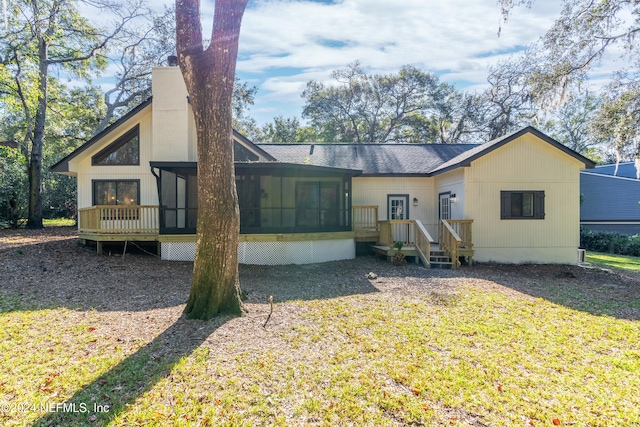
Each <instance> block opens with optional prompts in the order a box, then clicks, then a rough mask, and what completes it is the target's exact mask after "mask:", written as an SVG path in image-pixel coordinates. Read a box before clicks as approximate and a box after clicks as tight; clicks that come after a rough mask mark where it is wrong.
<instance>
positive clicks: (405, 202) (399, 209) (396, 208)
mask: <svg viewBox="0 0 640 427" xmlns="http://www.w3.org/2000/svg"><path fill="white" fill-rule="evenodd" d="M387 197H388V207H389V212H388V213H389V216H388V218H389V219H390V220H402V219H409V195H391V194H390V195H388V196H387ZM391 234H392V239H393V241H394V242H395V241H398V240H399V241H402V242H404V243H405V244H408V243H409V242H411V241H412V240H411V237H412V236H411V232H410V227H409V224H393V226H392V227H391Z"/></svg>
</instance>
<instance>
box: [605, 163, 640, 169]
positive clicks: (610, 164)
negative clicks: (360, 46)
mask: <svg viewBox="0 0 640 427" xmlns="http://www.w3.org/2000/svg"><path fill="white" fill-rule="evenodd" d="M634 163H635V162H620V163H618V166H620V165H633V164H634ZM615 165H616V164H615V163H607V164H606V165H597V166H596V167H595V168H596V169H598V168H606V167H612V166H613V167H615Z"/></svg>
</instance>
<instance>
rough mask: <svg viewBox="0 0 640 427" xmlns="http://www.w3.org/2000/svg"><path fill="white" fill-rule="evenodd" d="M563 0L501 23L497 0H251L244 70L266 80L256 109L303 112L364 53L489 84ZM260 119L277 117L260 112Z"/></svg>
mask: <svg viewBox="0 0 640 427" xmlns="http://www.w3.org/2000/svg"><path fill="white" fill-rule="evenodd" d="M558 3H559V2H557V0H538V2H537V3H536V4H535V5H534V7H533V8H532V9H526V8H520V9H516V10H513V11H512V13H511V17H510V20H509V22H508V24H506V25H504V24H503V25H502V32H501V35H500V37H498V29H499V26H500V18H501V15H500V10H499V8H498V6H497V5H496V3H495V0H447V1H424V0H405V1H403V2H390V1H388V0H343V1H341V2H337V3H334V4H326V3H319V2H311V1H292V0H260V1H257V2H254V3H250V7H249V8H248V9H247V11H246V13H245V16H244V19H243V28H242V32H241V38H240V58H239V61H238V64H237V70H238V73H239V74H240V75H241V76H242V77H243V78H244V79H245V80H252V81H257V82H259V84H258V86H259V92H258V96H257V98H256V106H255V108H254V109H252V113H254V114H256V113H258V112H259V111H263V110H264V111H269V110H270V108H268V107H267V105H268V104H269V103H272V102H278V103H279V104H280V105H284V106H285V108H286V106H287V105H289V108H288V111H282V112H281V113H280V114H283V115H285V116H289V115H299V114H300V112H301V106H302V103H303V100H302V99H301V98H300V92H301V91H302V89H304V85H305V84H306V82H307V81H308V80H310V79H316V80H318V79H320V80H325V79H328V78H329V74H330V72H331V71H332V70H334V69H336V68H342V67H344V66H346V65H347V64H349V63H351V62H353V61H355V60H359V61H360V62H361V64H362V66H363V68H364V69H366V70H367V71H369V72H378V73H390V72H395V71H397V70H398V69H399V68H400V67H401V66H403V65H406V64H411V65H414V66H416V67H419V68H422V69H425V70H428V71H431V72H435V73H436V74H438V75H439V76H440V77H441V79H442V80H443V81H450V82H455V83H457V84H461V85H465V86H468V85H470V86H474V87H476V86H480V85H483V84H486V75H487V72H486V69H487V66H488V65H490V64H494V63H495V62H496V61H497V58H502V57H504V56H505V54H506V53H509V52H514V51H517V50H521V49H523V48H524V47H526V46H528V45H529V44H531V43H533V42H535V41H536V40H537V39H538V38H539V37H540V36H541V35H542V34H544V32H545V31H546V30H547V29H548V28H549V27H550V26H551V24H552V22H553V20H554V18H555V17H556V16H557V15H558V13H559V10H560V8H559V4H558ZM256 115H257V116H259V117H257V119H258V121H261V122H262V121H268V120H270V119H271V117H267V116H264V115H262V114H256Z"/></svg>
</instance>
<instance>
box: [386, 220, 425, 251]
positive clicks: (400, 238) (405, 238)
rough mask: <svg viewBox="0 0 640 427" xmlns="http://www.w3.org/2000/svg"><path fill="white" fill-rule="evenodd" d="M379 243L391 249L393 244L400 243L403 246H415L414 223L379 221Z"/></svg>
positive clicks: (406, 221) (410, 221)
mask: <svg viewBox="0 0 640 427" xmlns="http://www.w3.org/2000/svg"><path fill="white" fill-rule="evenodd" d="M379 225H380V243H381V244H383V245H387V246H389V247H393V244H394V243H395V242H402V244H403V245H404V246H406V245H415V244H416V230H415V227H416V223H415V221H413V220H409V219H393V220H390V221H379Z"/></svg>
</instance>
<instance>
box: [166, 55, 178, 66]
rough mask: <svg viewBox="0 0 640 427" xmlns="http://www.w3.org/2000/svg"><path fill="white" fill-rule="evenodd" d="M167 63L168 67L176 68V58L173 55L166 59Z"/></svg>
mask: <svg viewBox="0 0 640 427" xmlns="http://www.w3.org/2000/svg"><path fill="white" fill-rule="evenodd" d="M167 62H168V63H169V67H177V66H178V57H177V56H175V55H170V56H169V57H167Z"/></svg>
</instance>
